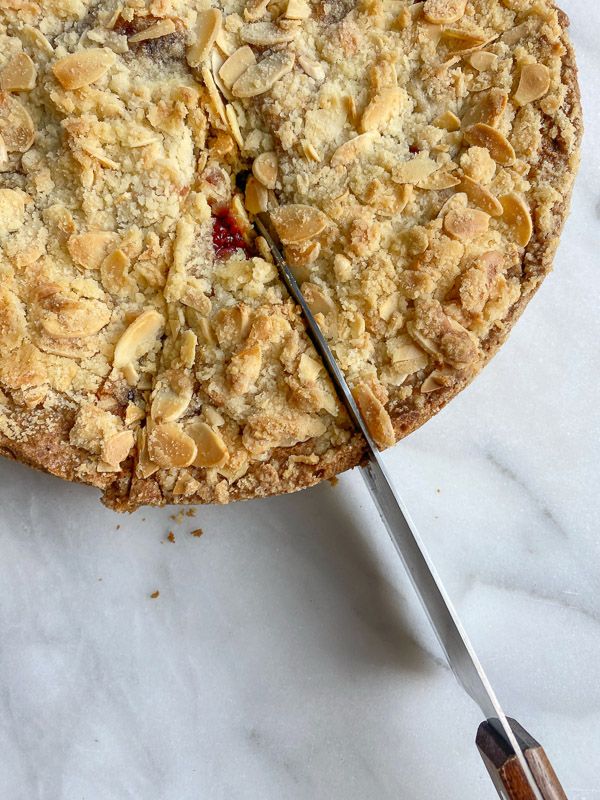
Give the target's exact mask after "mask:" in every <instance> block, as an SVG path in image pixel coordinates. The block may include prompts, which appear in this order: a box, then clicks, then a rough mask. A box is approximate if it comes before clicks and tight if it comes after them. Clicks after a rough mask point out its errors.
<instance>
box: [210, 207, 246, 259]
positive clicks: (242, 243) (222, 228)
mask: <svg viewBox="0 0 600 800" xmlns="http://www.w3.org/2000/svg"><path fill="white" fill-rule="evenodd" d="M213 214H214V215H215V218H214V222H213V245H214V248H215V253H216V254H217V258H226V257H227V256H228V255H230V254H231V253H234V252H235V251H236V250H243V251H244V252H245V253H246V255H247V256H249V255H250V252H249V250H248V243H247V242H246V240H245V239H244V235H243V233H242V231H241V230H240V226H239V225H238V224H237V222H236V221H235V219H234V217H233V215H232V213H231V211H230V210H229V209H228V208H220V209H219V210H218V211H213Z"/></svg>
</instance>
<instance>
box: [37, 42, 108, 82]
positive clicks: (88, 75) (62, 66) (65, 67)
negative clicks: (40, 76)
mask: <svg viewBox="0 0 600 800" xmlns="http://www.w3.org/2000/svg"><path fill="white" fill-rule="evenodd" d="M116 59H117V57H116V55H115V54H114V53H113V51H112V50H109V49H108V48H107V47H92V48H90V49H89V50H79V51H78V52H77V53H71V55H69V56H65V57H64V58H61V59H59V60H58V61H56V62H55V63H54V64H53V65H52V72H53V73H54V74H55V76H56V77H57V78H58V80H59V81H60V83H61V85H62V87H63V88H64V89H67V90H68V91H73V90H75V89H81V88H82V87H83V86H89V85H90V83H95V82H96V81H98V80H100V78H101V77H102V76H103V75H105V74H106V73H107V72H108V70H109V69H110V68H111V67H112V65H113V64H114V63H115V61H116Z"/></svg>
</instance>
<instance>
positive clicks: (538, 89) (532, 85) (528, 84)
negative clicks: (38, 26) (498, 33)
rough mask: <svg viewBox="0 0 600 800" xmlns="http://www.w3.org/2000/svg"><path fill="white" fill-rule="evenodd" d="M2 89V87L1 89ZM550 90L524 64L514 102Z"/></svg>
mask: <svg viewBox="0 0 600 800" xmlns="http://www.w3.org/2000/svg"><path fill="white" fill-rule="evenodd" d="M3 88H4V87H3ZM549 88H550V71H549V70H548V67H546V66H545V65H544V64H526V65H525V66H524V67H523V69H522V70H521V78H520V80H519V88H518V89H517V91H516V93H515V95H514V100H515V103H518V105H520V106H525V105H527V103H533V102H534V101H535V100H539V99H540V97H543V96H544V95H545V94H547V93H548V89H549Z"/></svg>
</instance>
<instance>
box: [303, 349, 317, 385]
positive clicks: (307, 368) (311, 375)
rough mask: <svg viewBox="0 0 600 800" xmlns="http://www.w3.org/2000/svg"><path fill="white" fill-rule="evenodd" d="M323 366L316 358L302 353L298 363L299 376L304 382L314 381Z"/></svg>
mask: <svg viewBox="0 0 600 800" xmlns="http://www.w3.org/2000/svg"><path fill="white" fill-rule="evenodd" d="M322 369H323V367H322V366H321V364H319V362H318V361H315V359H314V358H311V357H310V356H309V355H307V354H306V353H302V355H301V356H300V361H299V363H298V377H299V378H300V381H301V382H302V383H303V384H307V383H314V382H315V381H316V380H317V378H318V377H319V372H321V370H322Z"/></svg>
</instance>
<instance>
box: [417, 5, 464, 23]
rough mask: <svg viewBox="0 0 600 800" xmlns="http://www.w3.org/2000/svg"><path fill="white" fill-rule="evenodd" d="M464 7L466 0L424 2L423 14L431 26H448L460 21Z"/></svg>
mask: <svg viewBox="0 0 600 800" xmlns="http://www.w3.org/2000/svg"><path fill="white" fill-rule="evenodd" d="M466 7H467V0H426V2H425V5H424V6H423V13H424V15H425V19H426V20H427V21H428V22H431V23H432V25H449V24H450V23H452V22H458V20H459V19H461V17H462V16H463V15H464V13H465V8H466Z"/></svg>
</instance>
